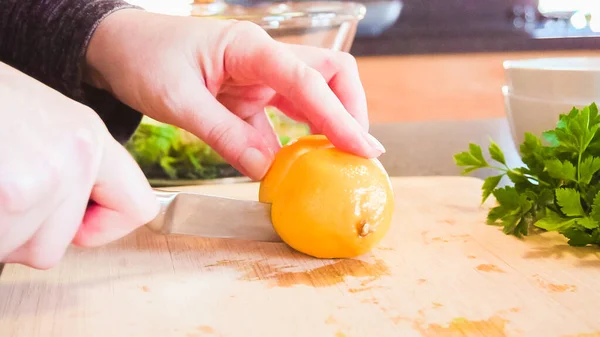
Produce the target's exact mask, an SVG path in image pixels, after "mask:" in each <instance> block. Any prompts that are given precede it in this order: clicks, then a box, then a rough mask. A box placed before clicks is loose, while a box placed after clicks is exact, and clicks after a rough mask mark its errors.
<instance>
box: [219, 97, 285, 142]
mask: <svg viewBox="0 0 600 337" xmlns="http://www.w3.org/2000/svg"><path fill="white" fill-rule="evenodd" d="M269 92H270V94H269V95H264V94H263V95H261V97H260V98H259V99H247V98H246V97H243V98H240V95H239V93H233V94H229V93H227V94H221V95H219V96H218V101H219V102H221V104H223V106H225V107H226V108H227V109H228V110H229V111H231V112H233V113H234V114H235V115H236V116H238V117H239V118H240V119H243V120H245V121H246V122H247V123H248V124H250V125H251V126H253V127H254V128H255V129H256V130H257V131H258V132H259V133H260V135H261V136H262V137H263V140H264V142H265V143H266V144H267V146H268V147H269V149H270V151H271V152H273V153H275V152H277V151H279V149H280V148H281V143H280V142H279V138H278V137H277V134H276V133H275V129H274V128H273V125H272V124H271V122H270V120H269V117H268V116H267V113H266V111H265V102H266V101H268V99H269V98H270V96H272V90H270V89H269Z"/></svg>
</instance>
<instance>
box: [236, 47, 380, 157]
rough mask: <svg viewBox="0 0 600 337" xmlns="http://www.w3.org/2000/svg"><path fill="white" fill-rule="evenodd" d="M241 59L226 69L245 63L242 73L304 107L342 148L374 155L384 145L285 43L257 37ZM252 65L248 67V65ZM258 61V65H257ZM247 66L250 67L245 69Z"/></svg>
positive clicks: (312, 119) (318, 125)
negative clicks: (369, 132)
mask: <svg viewBox="0 0 600 337" xmlns="http://www.w3.org/2000/svg"><path fill="white" fill-rule="evenodd" d="M233 54H234V55H235V54H236V53H233ZM240 54H241V55H244V54H245V55H246V58H245V59H244V60H243V61H244V62H240V61H242V60H236V59H234V60H232V61H231V62H232V63H233V64H231V65H228V68H229V69H235V68H236V67H242V66H244V73H245V75H247V76H248V75H249V76H251V77H253V78H252V80H257V81H261V82H262V83H264V84H266V85H268V86H269V87H271V88H272V89H274V90H275V91H276V92H277V93H278V94H279V95H281V96H283V97H285V98H286V99H287V100H289V101H290V102H292V103H294V105H296V106H298V107H302V108H303V109H304V111H303V112H304V116H305V117H306V119H307V120H308V121H309V122H310V124H312V125H314V126H315V127H316V128H317V129H318V130H321V132H322V133H323V134H324V135H325V136H326V137H327V138H328V139H329V140H330V141H331V142H332V144H333V145H334V146H336V147H337V148H340V149H342V150H344V151H347V152H350V153H353V154H356V155H359V156H363V157H367V158H375V157H378V156H379V155H381V154H382V153H383V152H385V149H384V148H383V146H382V145H381V143H379V142H378V141H377V140H376V139H375V138H374V137H373V136H371V135H370V134H368V132H366V131H365V130H364V129H363V128H362V127H361V125H360V124H359V122H358V121H357V120H356V119H355V118H353V117H352V115H350V113H349V112H348V111H347V110H346V108H345V107H344V105H343V104H342V102H341V101H340V99H339V98H338V97H337V96H336V95H335V93H334V92H333V91H332V90H331V88H330V87H329V85H328V83H327V81H326V80H325V78H324V77H323V75H321V73H319V72H318V71H317V70H315V69H314V68H311V67H310V66H309V65H307V64H306V63H305V62H303V61H302V60H300V59H299V58H298V57H297V56H296V55H295V54H294V53H293V52H292V51H291V50H290V49H288V48H286V47H285V45H283V44H281V43H278V42H276V41H274V40H272V39H270V38H264V39H262V40H260V39H259V41H256V43H255V48H254V49H253V50H252V51H251V52H250V53H247V52H246V53H243V52H241V53H240ZM248 64H251V65H254V66H253V67H248V66H247V65H248ZM258 65H260V66H258ZM248 68H250V70H248Z"/></svg>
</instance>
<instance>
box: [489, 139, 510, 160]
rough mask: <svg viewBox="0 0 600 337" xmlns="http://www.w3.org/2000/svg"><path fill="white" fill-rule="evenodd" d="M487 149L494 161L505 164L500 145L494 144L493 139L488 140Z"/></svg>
mask: <svg viewBox="0 0 600 337" xmlns="http://www.w3.org/2000/svg"><path fill="white" fill-rule="evenodd" d="M488 151H489V152H490V156H491V157H492V159H494V160H495V161H497V162H499V163H501V164H504V165H506V160H505V158H504V153H503V152H502V150H501V149H500V146H498V144H496V143H495V142H494V141H493V140H490V147H489V149H488Z"/></svg>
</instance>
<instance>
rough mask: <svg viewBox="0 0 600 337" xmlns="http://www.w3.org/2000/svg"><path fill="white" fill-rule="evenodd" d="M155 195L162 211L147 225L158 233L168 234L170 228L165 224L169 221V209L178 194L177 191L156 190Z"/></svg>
mask: <svg viewBox="0 0 600 337" xmlns="http://www.w3.org/2000/svg"><path fill="white" fill-rule="evenodd" d="M154 195H155V196H156V198H157V199H158V203H159V205H160V211H159V212H158V215H157V216H156V217H155V218H154V219H152V221H150V222H149V223H147V224H146V226H147V227H149V228H150V229H151V230H153V231H155V232H157V233H162V234H167V233H169V229H168V228H166V226H165V225H166V224H167V223H168V222H167V210H168V209H169V206H170V205H171V203H172V202H173V200H174V199H175V197H176V196H177V192H169V191H161V190H154Z"/></svg>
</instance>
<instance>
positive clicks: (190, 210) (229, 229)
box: [146, 190, 282, 242]
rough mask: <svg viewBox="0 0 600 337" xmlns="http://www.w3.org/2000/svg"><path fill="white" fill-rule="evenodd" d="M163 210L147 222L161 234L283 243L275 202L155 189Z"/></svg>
mask: <svg viewBox="0 0 600 337" xmlns="http://www.w3.org/2000/svg"><path fill="white" fill-rule="evenodd" d="M154 194H155V195H156V197H157V198H158V200H159V203H160V212H159V214H158V215H157V216H156V218H154V219H153V220H152V221H150V222H149V223H147V224H146V226H147V227H149V228H150V229H151V230H153V231H154V232H156V233H159V234H167V235H168V234H181V235H190V236H198V237H206V238H229V239H239V240H252V241H264V242H281V241H282V240H281V238H280V237H279V235H277V233H276V232H275V230H274V229H273V224H272V223H271V205H270V204H266V203H262V202H258V201H250V200H239V199H231V198H224V197H218V196H213V195H205V194H199V193H189V192H170V191H162V190H154Z"/></svg>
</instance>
